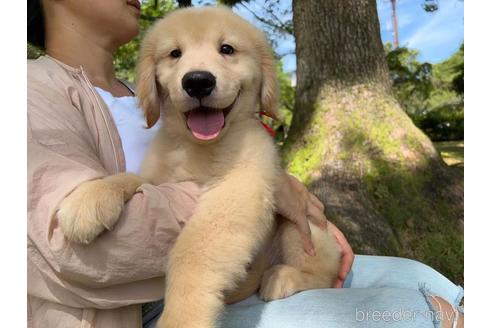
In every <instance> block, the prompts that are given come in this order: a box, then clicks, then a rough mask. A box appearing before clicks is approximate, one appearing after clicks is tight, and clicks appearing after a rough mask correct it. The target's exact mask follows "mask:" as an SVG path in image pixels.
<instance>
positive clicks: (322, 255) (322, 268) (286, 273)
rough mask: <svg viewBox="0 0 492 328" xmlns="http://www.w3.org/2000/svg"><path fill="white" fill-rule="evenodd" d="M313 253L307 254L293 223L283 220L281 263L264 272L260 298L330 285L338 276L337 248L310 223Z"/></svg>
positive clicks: (328, 235) (279, 241)
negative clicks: (314, 254)
mask: <svg viewBox="0 0 492 328" xmlns="http://www.w3.org/2000/svg"><path fill="white" fill-rule="evenodd" d="M310 228H311V237H312V240H313V244H314V247H315V250H316V256H309V255H308V254H306V253H305V252H304V250H303V247H302V242H301V237H300V235H299V232H298V231H297V230H296V228H295V226H294V224H293V223H290V222H287V221H285V222H283V223H282V224H281V226H280V228H279V230H278V232H277V236H276V238H277V241H276V243H277V247H279V248H280V249H279V251H280V255H281V264H277V265H274V266H272V267H271V268H270V269H269V270H267V271H266V272H265V274H264V275H263V279H262V282H261V288H260V297H261V298H262V299H263V300H265V301H271V300H275V299H280V298H285V297H288V296H290V295H292V294H295V293H297V292H300V291H303V290H307V289H317V288H330V287H332V286H333V283H334V281H335V279H336V277H337V275H338V269H339V267H340V251H339V247H338V245H337V243H336V240H335V237H334V236H333V235H332V234H331V233H329V232H327V231H323V230H321V229H320V228H318V227H317V226H315V225H314V224H310Z"/></svg>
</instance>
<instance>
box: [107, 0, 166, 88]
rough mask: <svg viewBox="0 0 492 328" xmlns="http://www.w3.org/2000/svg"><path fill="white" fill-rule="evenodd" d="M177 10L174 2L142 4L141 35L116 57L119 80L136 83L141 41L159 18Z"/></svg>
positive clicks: (115, 63) (119, 50) (124, 47)
mask: <svg viewBox="0 0 492 328" xmlns="http://www.w3.org/2000/svg"><path fill="white" fill-rule="evenodd" d="M174 9H175V5H174V2H173V1H172V0H163V1H162V0H161V1H158V2H156V3H154V2H153V1H146V2H144V3H143V4H142V7H141V9H140V10H141V11H140V12H141V15H140V34H139V35H138V37H136V38H135V39H133V40H132V41H130V42H129V43H127V44H125V45H124V46H122V47H120V48H119V49H118V50H117V51H116V53H115V55H114V59H113V60H114V65H115V70H116V75H117V77H118V78H119V79H122V80H125V81H128V82H131V83H133V82H135V68H136V65H137V61H138V50H139V48H140V41H141V40H142V37H143V36H144V35H145V32H146V31H147V29H148V28H149V27H150V26H151V25H152V23H154V22H155V21H156V20H158V19H159V18H161V17H163V16H164V15H165V14H167V13H168V12H171V11H172V10H174Z"/></svg>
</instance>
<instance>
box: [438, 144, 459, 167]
mask: <svg viewBox="0 0 492 328" xmlns="http://www.w3.org/2000/svg"><path fill="white" fill-rule="evenodd" d="M434 146H435V147H436V149H437V150H438V151H439V152H440V153H441V156H442V158H443V159H444V161H445V162H446V164H448V165H453V166H461V167H464V166H465V142H464V141H441V142H435V143H434Z"/></svg>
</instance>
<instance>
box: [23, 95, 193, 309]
mask: <svg viewBox="0 0 492 328" xmlns="http://www.w3.org/2000/svg"><path fill="white" fill-rule="evenodd" d="M28 92H29V93H28V149H27V151H28V172H27V173H28V177H27V178H28V225H27V227H28V244H29V246H28V261H29V263H30V265H31V266H34V267H33V268H32V270H30V272H31V271H33V272H34V271H36V274H37V277H39V276H42V279H43V281H42V283H43V287H42V288H41V287H39V284H38V283H39V281H38V283H37V282H36V281H30V282H29V284H28V287H29V292H32V293H33V294H34V295H35V296H37V297H46V298H47V299H53V298H59V299H57V301H60V302H62V303H65V302H67V303H68V302H69V300H67V299H65V297H64V295H61V296H60V297H59V295H55V294H56V292H54V291H58V290H63V291H64V292H63V293H65V291H66V292H67V293H70V292H71V293H76V294H77V297H75V296H74V297H69V298H70V300H73V299H78V297H80V298H81V299H83V300H82V301H80V300H78V301H74V302H70V303H71V305H72V306H87V303H84V302H85V301H87V302H89V304H90V305H92V306H95V307H97V306H102V307H106V306H109V307H112V306H117V305H124V304H131V303H132V302H134V303H136V302H137V301H138V300H137V298H138V296H136V297H135V299H133V300H131V299H128V298H127V297H126V296H125V295H131V294H132V291H131V290H130V288H131V287H126V286H125V285H126V284H128V286H131V285H132V283H134V282H139V281H144V280H148V279H152V278H156V277H162V276H163V275H164V267H165V261H166V255H167V252H168V251H169V249H170V248H171V246H172V245H173V243H174V241H175V239H176V238H177V236H178V234H179V232H180V230H181V227H182V225H183V224H184V222H185V221H186V220H187V219H188V218H189V217H190V216H191V214H192V211H193V209H194V206H195V204H196V199H197V197H198V195H199V193H200V190H199V188H198V187H197V186H196V185H194V184H193V183H179V184H162V185H159V186H153V185H149V184H144V185H142V186H141V187H140V188H139V189H138V191H137V194H135V195H134V196H133V197H132V198H131V199H130V200H129V201H128V202H127V203H126V204H125V209H124V211H123V213H122V215H121V217H120V219H119V221H118V223H117V224H116V225H115V227H114V229H113V230H112V231H106V232H103V233H102V234H101V235H100V236H99V237H98V238H97V239H96V240H95V241H94V242H93V243H92V244H90V245H81V244H77V243H70V242H68V241H67V239H66V238H65V236H64V234H63V232H62V230H61V228H60V226H59V223H58V220H57V216H56V212H57V209H58V206H59V204H60V202H61V201H62V200H63V199H64V198H65V197H66V196H67V195H68V194H70V192H71V191H72V190H73V189H74V188H75V187H76V186H78V185H79V184H81V183H83V182H84V181H88V180H93V179H97V178H101V177H104V176H107V175H108V172H106V170H105V169H104V167H103V166H102V164H101V163H100V161H99V159H98V155H97V153H96V149H97V146H96V145H95V143H94V141H93V140H92V139H91V137H90V135H89V133H88V129H87V127H86V126H85V120H84V118H83V117H82V114H81V113H80V112H79V111H78V109H77V108H75V107H74V106H73V105H72V104H71V103H70V101H69V100H68V99H67V97H66V96H65V95H63V94H59V95H57V94H49V93H50V92H53V91H52V90H50V89H49V88H47V90H46V91H45V92H46V93H48V94H47V95H43V94H41V93H40V91H37V90H36V89H28ZM39 279H41V278H39ZM118 286H121V288H120V289H121V291H120V293H119V295H118V293H116V292H115V291H114V290H113V293H108V292H107V290H108V289H111V288H118ZM154 286H155V285H154ZM133 287H135V286H133ZM160 287H162V289H163V286H160ZM158 288H159V287H158ZM154 289H155V288H154ZM159 293H162V290H159V291H152V293H150V294H148V295H147V296H146V295H144V294H143V293H142V292H136V291H134V292H133V294H138V295H140V296H141V297H143V298H145V297H148V298H152V297H155V295H156V294H159ZM45 294H46V295H45Z"/></svg>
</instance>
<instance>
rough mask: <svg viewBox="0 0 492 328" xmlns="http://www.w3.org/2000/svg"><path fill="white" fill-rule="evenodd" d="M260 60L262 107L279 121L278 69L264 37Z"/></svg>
mask: <svg viewBox="0 0 492 328" xmlns="http://www.w3.org/2000/svg"><path fill="white" fill-rule="evenodd" d="M260 60H261V75H262V81H261V102H260V107H261V110H263V111H265V112H266V113H267V115H268V116H270V117H272V118H273V119H276V120H277V119H279V117H280V114H279V106H280V90H279V89H280V88H279V83H278V79H277V67H276V63H275V60H274V58H273V50H272V48H271V47H270V45H269V44H268V42H267V41H266V39H265V38H264V37H263V38H262V45H261V47H260Z"/></svg>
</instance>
